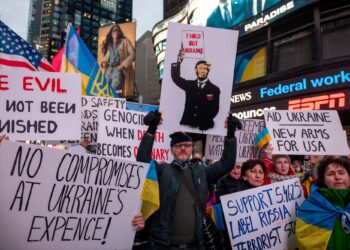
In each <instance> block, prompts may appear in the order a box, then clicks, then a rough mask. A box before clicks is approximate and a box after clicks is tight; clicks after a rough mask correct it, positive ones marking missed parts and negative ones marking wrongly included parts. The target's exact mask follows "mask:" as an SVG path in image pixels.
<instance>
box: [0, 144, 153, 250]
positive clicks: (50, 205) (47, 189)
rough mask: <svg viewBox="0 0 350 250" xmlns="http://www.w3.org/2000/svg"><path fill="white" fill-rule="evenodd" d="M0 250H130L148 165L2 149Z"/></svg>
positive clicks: (22, 146) (73, 154)
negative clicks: (134, 222) (133, 225)
mask: <svg viewBox="0 0 350 250" xmlns="http://www.w3.org/2000/svg"><path fill="white" fill-rule="evenodd" d="M0 159H1V168H0V179H1V180H0V218H1V223H2V226H1V227H0V242H1V244H0V250H41V249H60V250H76V249H85V250H94V249H108V250H115V249H122V250H125V249H131V248H132V244H133V239H134V236H135V230H134V229H133V227H132V225H131V220H132V218H133V216H134V215H135V214H136V213H137V212H138V209H139V208H140V202H141V201H140V192H141V188H142V185H143V183H144V179H145V176H146V173H147V170H148V165H147V164H145V163H140V162H129V161H125V160H121V159H116V158H107V157H101V156H95V155H91V154H81V153H76V152H72V151H66V150H57V149H51V148H45V147H40V146H35V145H30V144H23V143H14V142H10V141H7V142H2V143H1V144H0Z"/></svg>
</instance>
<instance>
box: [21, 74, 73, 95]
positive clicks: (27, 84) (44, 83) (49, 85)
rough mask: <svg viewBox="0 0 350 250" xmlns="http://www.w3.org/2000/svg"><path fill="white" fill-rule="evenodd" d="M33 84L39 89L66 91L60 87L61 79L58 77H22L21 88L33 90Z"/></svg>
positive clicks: (57, 91)
mask: <svg viewBox="0 0 350 250" xmlns="http://www.w3.org/2000/svg"><path fill="white" fill-rule="evenodd" d="M32 80H34V81H32ZM35 86H38V87H39V89H40V90H41V91H51V92H56V93H67V90H66V89H63V88H61V79H59V78H46V79H45V80H40V79H39V77H31V76H25V77H23V90H26V91H34V87H35Z"/></svg>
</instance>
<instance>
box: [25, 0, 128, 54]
mask: <svg viewBox="0 0 350 250" xmlns="http://www.w3.org/2000/svg"><path fill="white" fill-rule="evenodd" d="M33 2H38V3H36V6H35V5H34V3H33V5H32V6H33V8H32V13H31V15H32V19H33V20H34V19H35V20H36V19H38V15H39V16H40V18H39V20H40V35H39V37H40V38H39V39H38V43H39V44H37V46H38V47H39V51H40V52H41V53H42V54H43V55H44V56H45V57H46V58H47V59H49V60H51V59H52V58H53V57H54V56H55V54H56V53H57V52H58V50H59V49H60V48H61V47H62V46H63V44H64V39H65V30H66V27H67V24H68V23H72V24H73V25H74V26H75V27H76V28H80V36H81V37H82V39H83V40H84V42H85V43H86V45H87V46H88V47H89V49H90V50H91V52H92V53H93V54H94V55H95V56H96V54H97V36H98V28H99V27H101V26H105V25H109V24H113V23H123V22H129V21H132V0H33ZM39 2H42V3H41V5H40V6H39ZM39 7H41V11H39ZM34 12H36V13H34ZM32 23H33V21H32V22H31V24H32ZM36 25H38V24H36ZM30 27H34V25H30ZM28 38H30V37H28ZM33 39H34V37H32V38H30V40H29V41H30V42H31V43H33ZM34 40H35V39H34Z"/></svg>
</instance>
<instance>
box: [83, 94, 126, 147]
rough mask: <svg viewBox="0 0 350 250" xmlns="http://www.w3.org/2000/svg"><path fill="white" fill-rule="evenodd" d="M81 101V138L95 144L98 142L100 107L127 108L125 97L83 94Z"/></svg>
mask: <svg viewBox="0 0 350 250" xmlns="http://www.w3.org/2000/svg"><path fill="white" fill-rule="evenodd" d="M81 102H82V103H81V139H82V140H84V139H88V140H89V141H91V144H93V145H94V144H96V143H97V130H98V108H99V107H108V108H119V109H126V99H125V98H107V97H97V96H82V100H81Z"/></svg>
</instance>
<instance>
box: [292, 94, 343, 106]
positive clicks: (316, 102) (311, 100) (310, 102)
mask: <svg viewBox="0 0 350 250" xmlns="http://www.w3.org/2000/svg"><path fill="white" fill-rule="evenodd" d="M337 100H338V102H336V101H337ZM345 106H346V99H345V93H344V92H340V93H335V94H330V95H320V96H314V97H306V98H301V99H295V100H290V101H289V102H288V109H289V110H321V109H324V108H329V109H334V108H343V107H345Z"/></svg>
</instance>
